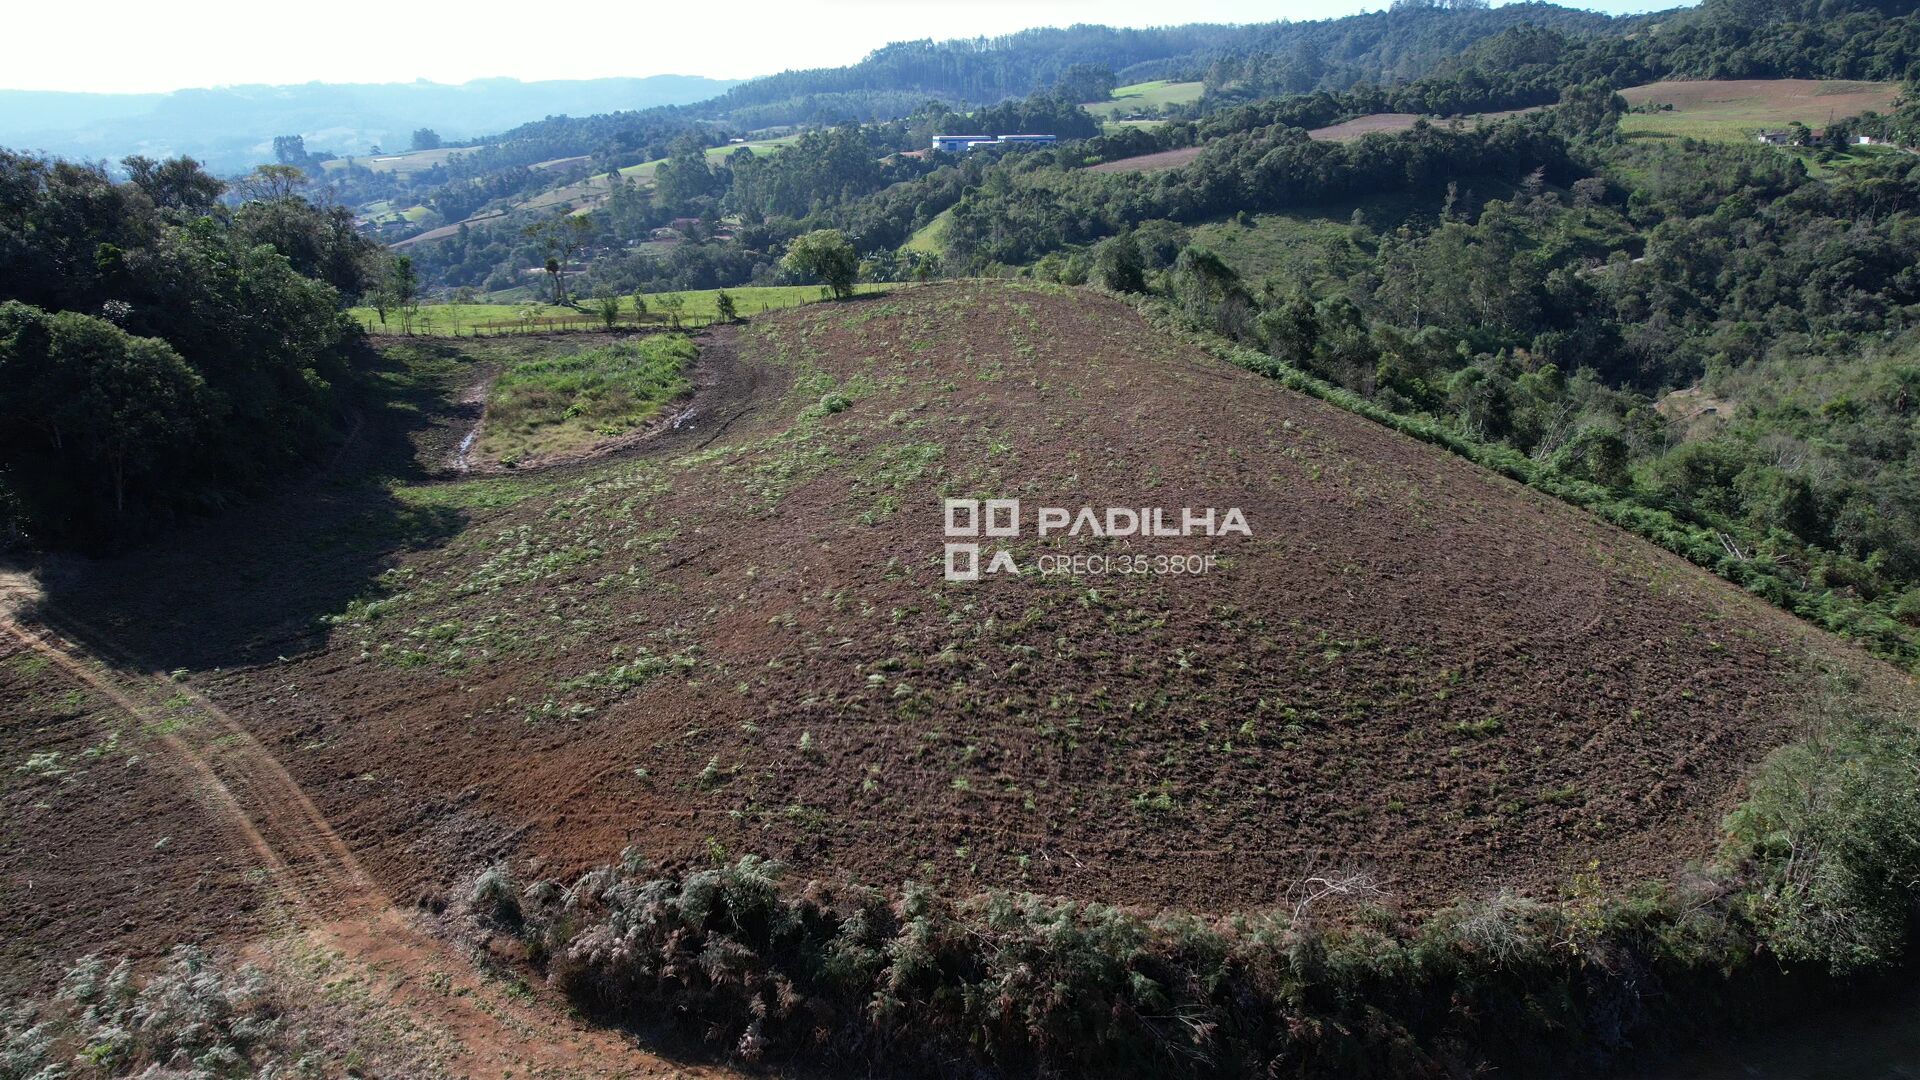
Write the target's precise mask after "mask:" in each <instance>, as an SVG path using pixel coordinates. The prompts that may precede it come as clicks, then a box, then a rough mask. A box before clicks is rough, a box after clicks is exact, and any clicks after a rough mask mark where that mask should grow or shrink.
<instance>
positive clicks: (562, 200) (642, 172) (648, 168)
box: [516, 135, 800, 210]
mask: <svg viewBox="0 0 1920 1080" xmlns="http://www.w3.org/2000/svg"><path fill="white" fill-rule="evenodd" d="M799 138H800V136H798V135H782V136H780V137H779V138H777V139H754V140H752V141H750V142H744V143H730V144H728V145H726V146H712V147H708V148H707V161H708V162H709V163H710V164H713V165H719V164H722V163H724V162H725V161H726V159H727V157H728V155H730V154H732V153H733V152H734V151H735V150H740V149H746V150H749V151H751V152H753V153H754V154H757V155H762V156H764V155H766V154H771V153H773V152H774V151H775V150H778V149H780V148H781V147H783V146H786V145H787V144H789V143H792V142H795V141H797V140H798V139H799ZM664 161H665V159H664V158H662V159H659V160H655V161H642V162H640V163H639V164H637V165H628V166H626V167H625V168H623V169H620V170H619V175H621V176H623V177H629V178H631V179H633V180H634V181H635V182H637V183H638V184H640V185H641V186H642V187H648V186H651V185H652V184H653V174H654V173H656V172H658V171H659V169H660V166H661V165H662V164H663V163H664ZM613 176H614V174H613V173H598V174H596V175H594V176H590V177H588V178H586V179H585V180H581V181H579V182H577V183H572V184H567V185H566V186H564V187H557V188H553V189H552V190H549V191H543V192H540V193H539V194H537V195H535V196H533V197H532V198H530V199H528V200H527V201H526V202H524V203H522V204H521V205H520V206H518V207H516V209H520V210H542V209H546V208H549V207H555V206H561V205H567V206H572V207H575V208H576V209H580V208H584V207H586V206H590V205H592V203H593V202H597V201H598V200H599V199H601V198H603V197H604V196H605V195H606V194H607V192H608V191H610V190H611V189H612V187H613Z"/></svg>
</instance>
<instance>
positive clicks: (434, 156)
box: [320, 146, 482, 173]
mask: <svg viewBox="0 0 1920 1080" xmlns="http://www.w3.org/2000/svg"><path fill="white" fill-rule="evenodd" d="M479 149H482V148H481V147H477V146H443V147H440V148H439V149H437V150H407V151H403V152H401V153H398V154H367V155H364V156H358V155H357V156H353V157H342V158H330V159H328V160H326V161H323V162H321V163H320V167H321V168H322V169H326V170H328V171H329V172H331V171H335V170H339V169H344V168H346V167H347V165H348V163H349V162H351V163H352V164H354V165H358V166H360V167H361V168H364V169H372V170H373V171H374V172H394V173H416V172H425V171H427V170H428V169H431V168H433V167H435V166H436V165H445V164H446V163H447V160H448V159H449V158H452V157H453V156H454V155H455V154H470V153H472V152H473V151H475V150H479Z"/></svg>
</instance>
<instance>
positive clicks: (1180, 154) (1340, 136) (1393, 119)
mask: <svg viewBox="0 0 1920 1080" xmlns="http://www.w3.org/2000/svg"><path fill="white" fill-rule="evenodd" d="M1532 111H1533V110H1531V109H1512V110H1509V111H1507V112H1494V113H1485V114H1480V115H1476V116H1470V117H1464V118H1462V122H1463V123H1467V124H1469V125H1470V124H1472V123H1473V122H1474V121H1477V120H1503V119H1505V118H1507V117H1509V116H1518V115H1520V114H1521V113H1524V112H1532ZM1419 119H1420V114H1418V113H1374V114H1373V115H1371V116H1361V117H1356V118H1354V119H1352V120H1345V121H1342V122H1340V123H1338V124H1331V125H1329V126H1327V127H1322V128H1314V129H1312V130H1311V131H1308V132H1307V136H1308V137H1309V138H1313V139H1319V140H1322V141H1325V142H1345V141H1347V140H1349V139H1357V138H1359V137H1360V136H1362V135H1372V134H1375V133H1381V134H1387V135H1392V134H1395V133H1397V132H1402V131H1410V130H1412V129H1413V125H1414V122H1415V121H1417V120H1419ZM1427 119H1428V121H1429V122H1431V123H1435V124H1446V123H1449V122H1450V121H1447V120H1440V119H1435V118H1433V117H1428V118H1427ZM1203 149H1205V147H1200V146H1184V147H1181V148H1180V149H1178V150H1162V151H1160V152H1159V153H1155V154H1141V155H1139V156H1138V157H1130V158H1121V159H1119V160H1118V161H1108V162H1103V163H1102V164H1099V165H1094V166H1090V167H1089V168H1088V170H1087V171H1088V172H1110V173H1112V172H1154V171H1156V170H1159V169H1177V168H1179V167H1180V166H1182V165H1185V164H1187V163H1188V162H1190V161H1192V160H1194V159H1195V158H1197V157H1199V156H1200V151H1201V150H1203Z"/></svg>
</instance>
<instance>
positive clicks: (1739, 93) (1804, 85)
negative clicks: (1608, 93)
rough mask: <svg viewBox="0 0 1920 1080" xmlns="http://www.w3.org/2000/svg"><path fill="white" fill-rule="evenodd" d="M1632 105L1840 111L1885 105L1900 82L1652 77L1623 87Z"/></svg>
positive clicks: (1840, 113) (1679, 108)
mask: <svg viewBox="0 0 1920 1080" xmlns="http://www.w3.org/2000/svg"><path fill="white" fill-rule="evenodd" d="M1620 96H1621V97H1623V98H1626V99H1627V104H1629V105H1644V104H1646V103H1648V102H1658V103H1661V104H1666V105H1672V106H1673V107H1674V109H1675V110H1677V111H1680V112H1687V111H1690V110H1693V109H1699V108H1705V107H1711V106H1715V105H1724V104H1727V103H1731V102H1747V103H1751V104H1753V105H1755V106H1760V107H1765V108H1773V109H1786V110H1793V109H1802V110H1804V109H1806V108H1809V107H1813V106H1818V108H1819V109H1822V110H1826V111H1829V112H1831V113H1832V114H1833V115H1834V116H1836V117H1845V116H1857V115H1859V114H1860V113H1863V112H1865V111H1867V110H1868V109H1880V110H1884V109H1886V108H1888V107H1889V106H1891V105H1892V104H1893V101H1894V99H1895V98H1897V97H1899V96H1900V84H1899V83H1876V82H1835V81H1826V80H1820V79H1700V80H1695V81H1668V82H1656V83H1647V84H1646V85H1645V86H1633V87H1628V88H1627V89H1625V90H1622V91H1620Z"/></svg>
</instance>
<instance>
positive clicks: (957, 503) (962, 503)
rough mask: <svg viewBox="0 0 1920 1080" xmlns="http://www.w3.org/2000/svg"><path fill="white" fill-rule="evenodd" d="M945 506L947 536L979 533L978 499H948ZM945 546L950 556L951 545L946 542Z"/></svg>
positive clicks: (976, 534)
mask: <svg viewBox="0 0 1920 1080" xmlns="http://www.w3.org/2000/svg"><path fill="white" fill-rule="evenodd" d="M946 508H947V535H948V536H979V535H980V500H979V499H948V500H947V501H946ZM947 548H948V552H949V556H951V552H952V549H953V545H952V544H948V545H947Z"/></svg>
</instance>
